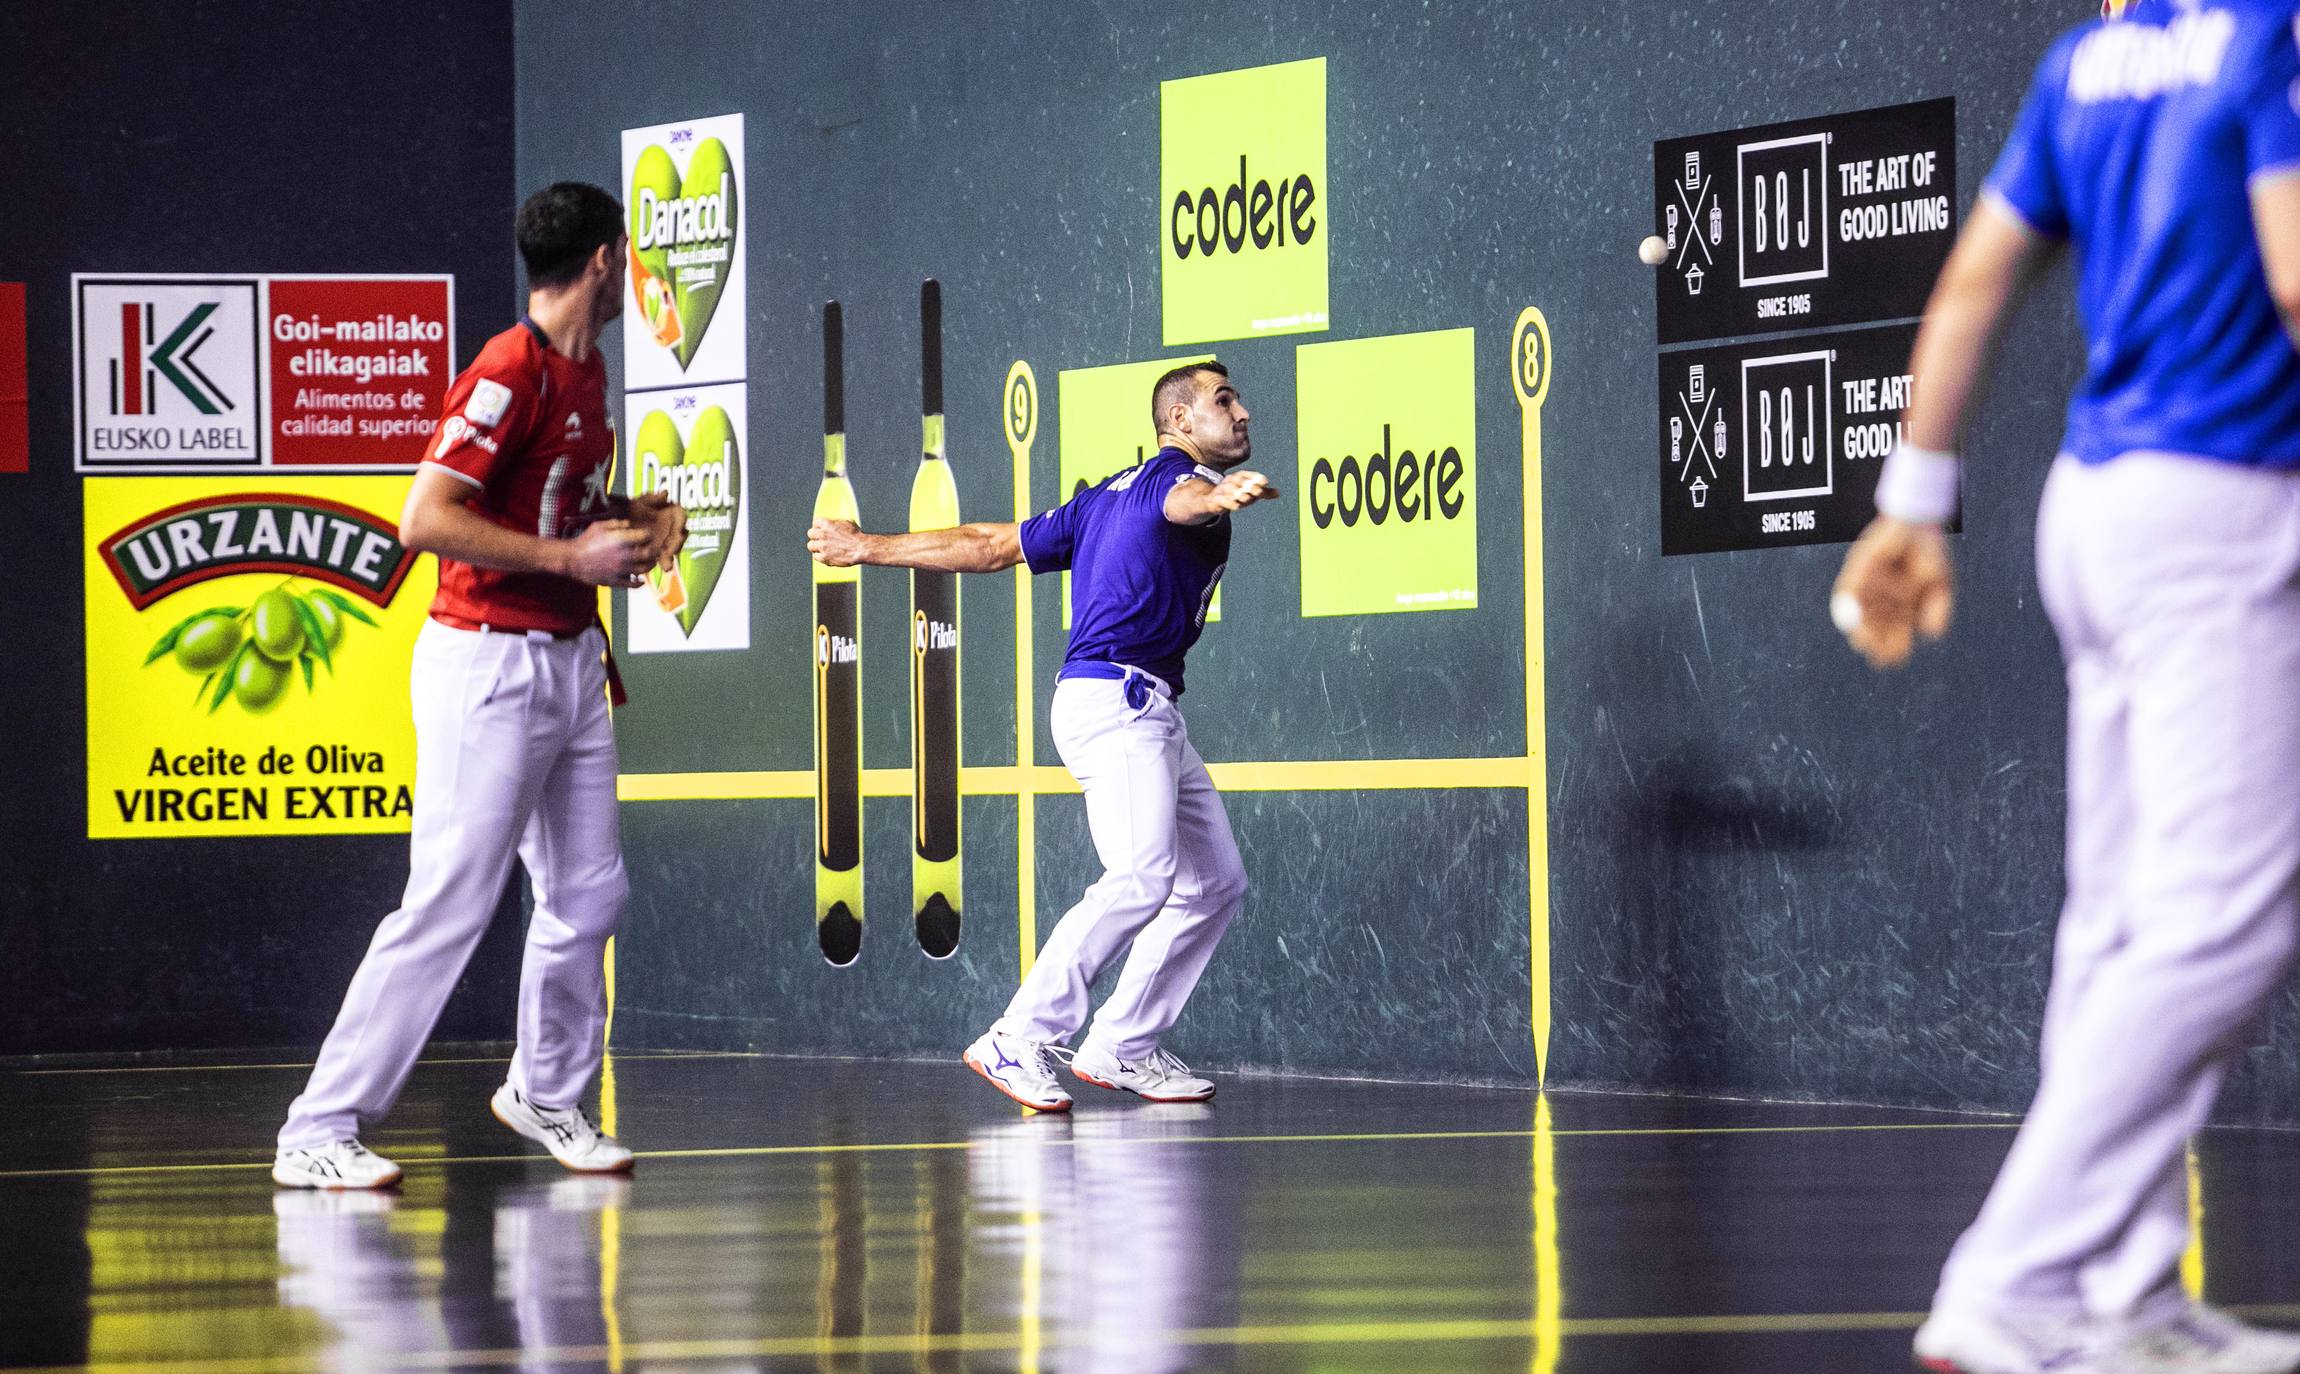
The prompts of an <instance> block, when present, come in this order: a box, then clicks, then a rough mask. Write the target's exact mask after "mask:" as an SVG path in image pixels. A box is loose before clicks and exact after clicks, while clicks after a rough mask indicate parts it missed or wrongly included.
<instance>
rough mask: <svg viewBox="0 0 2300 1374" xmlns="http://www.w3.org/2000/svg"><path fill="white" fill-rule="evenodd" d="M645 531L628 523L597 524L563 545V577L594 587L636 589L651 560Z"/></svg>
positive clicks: (584, 528) (611, 521) (624, 521)
mask: <svg viewBox="0 0 2300 1374" xmlns="http://www.w3.org/2000/svg"><path fill="white" fill-rule="evenodd" d="M647 546H648V534H647V531H645V530H643V529H641V528H639V527H638V526H637V525H634V524H632V523H631V522H630V521H628V520H597V521H593V522H592V523H591V524H588V525H585V526H584V527H583V532H582V533H581V534H578V535H576V536H575V537H574V538H573V539H571V540H568V541H567V551H566V554H565V558H566V563H567V567H566V573H567V576H569V577H572V578H574V579H575V580H576V581H578V582H588V583H590V584H591V585H593V586H595V587H636V586H638V585H639V584H640V583H641V582H643V581H644V580H645V577H644V574H645V572H646V570H647V565H648V564H649V563H652V562H654V561H655V560H654V558H653V557H652V556H651V555H650V554H649V553H648V551H647Z"/></svg>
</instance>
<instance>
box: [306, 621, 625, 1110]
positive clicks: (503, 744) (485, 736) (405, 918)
mask: <svg viewBox="0 0 2300 1374" xmlns="http://www.w3.org/2000/svg"><path fill="white" fill-rule="evenodd" d="M600 649H601V639H600V632H599V631H597V630H595V629H594V630H587V631H585V632H584V633H583V634H581V635H580V636H577V637H576V638H574V639H553V638H552V637H551V636H549V635H545V634H518V633H505V632H494V633H480V632H477V631H472V630H457V629H451V628H449V627H448V626H445V625H442V624H440V623H438V622H437V621H426V622H425V624H424V627H423V631H422V633H421V634H420V635H419V636H417V638H416V643H415V659H414V667H413V672H412V673H411V675H410V696H411V697H412V699H413V702H414V708H415V816H414V827H413V829H414V833H413V835H412V836H411V837H410V844H409V846H408V849H409V858H408V874H407V893H406V896H405V897H404V898H403V899H402V902H401V905H400V908H399V910H397V911H394V912H393V913H391V915H389V916H387V917H385V918H384V920H383V924H382V926H380V927H379V928H378V929H377V930H376V932H375V940H374V942H373V943H372V944H370V945H369V947H368V951H367V957H366V958H365V959H364V960H363V961H362V962H361V964H360V966H359V972H358V973H356V974H354V975H352V980H351V990H350V991H349V992H347V993H345V994H344V1000H343V1010H342V1012H340V1013H339V1014H338V1015H337V1017H336V1022H335V1028H334V1029H333V1030H331V1031H329V1032H328V1037H327V1043H326V1044H325V1045H324V1046H323V1047H322V1048H321V1050H320V1055H319V1063H318V1064H317V1065H316V1066H315V1067H314V1068H313V1069H312V1075H311V1082H310V1083H309V1084H308V1085H307V1086H306V1087H305V1088H304V1091H303V1095H302V1096H301V1097H298V1098H297V1099H296V1100H295V1103H294V1105H293V1106H291V1107H290V1108H289V1109H288V1121H287V1124H286V1125H285V1126H283V1127H282V1128H281V1129H280V1135H279V1143H280V1145H281V1147H282V1148H283V1149H297V1148H306V1147H311V1146H316V1145H324V1144H326V1143H328V1142H330V1141H333V1140H341V1139H344V1138H347V1137H352V1136H357V1135H360V1134H361V1133H362V1132H363V1131H364V1130H365V1129H366V1128H367V1127H369V1126H372V1125H373V1124H374V1123H375V1122H376V1121H377V1120H378V1119H380V1118H381V1117H382V1116H383V1115H384V1113H385V1112H387V1111H389V1110H390V1109H391V1104H392V1102H393V1101H394V1100H395V1099H396V1098H397V1097H398V1096H399V1090H400V1088H401V1087H402V1086H403V1085H404V1084H405V1083H406V1082H407V1075H408V1071H409V1070H410V1069H412V1068H413V1067H414V1065H415V1060H416V1056H417V1055H419V1054H421V1053H422V1051H423V1045H424V1042H425V1041H426V1040H428V1039H429V1038H430V1037H431V1031H432V1027H433V1026H435V1025H436V1024H438V1021H439V1013H440V1011H441V1009H442V1008H443V1007H445V1006H446V1004H447V997H448V994H449V993H450V992H452V991H454V989H455V983H456V980H457V979H458V978H460V977H461V976H462V974H463V968H464V965H465V964H466V963H468V962H469V961H470V958H471V952H472V950H473V949H474V948H475V947H476V946H477V945H478V944H479V938H480V936H481V935H483V934H484V933H485V932H486V930H487V924H488V922H489V920H491V919H492V918H493V917H494V915H495V908H496V903H497V902H498V901H499V900H500V899H501V897H502V895H503V886H504V883H505V881H506V880H507V879H508V878H509V877H510V873H511V858H512V855H513V854H514V853H516V854H517V855H518V856H519V859H520V861H521V862H522V863H523V864H525V865H526V868H527V876H528V880H529V882H530V883H531V885H532V886H533V888H534V894H535V910H534V915H533V917H532V919H531V920H530V922H529V924H528V927H527V950H526V956H525V961H524V964H523V966H522V968H521V970H520V977H519V1021H518V1036H519V1047H518V1050H517V1052H516V1053H515V1054H514V1055H513V1057H512V1060H511V1075H510V1081H511V1085H512V1086H513V1087H515V1088H517V1089H518V1090H519V1091H520V1092H522V1093H524V1094H525V1095H526V1096H527V1097H528V1098H529V1099H530V1100H531V1101H534V1102H536V1103H538V1104H540V1105H543V1106H547V1107H570V1106H573V1105H575V1103H577V1102H578V1101H580V1100H581V1098H582V1096H583V1093H584V1092H585V1090H586V1089H587V1088H588V1087H589V1086H590V1082H591V1077H592V1075H593V1074H594V1073H596V1072H597V1071H598V1067H599V1059H600V1055H601V1053H602V1052H603V1050H604V1046H603V1044H602V1042H601V1036H602V1034H603V1032H604V1030H605V1027H606V1020H607V989H606V959H605V951H606V946H607V940H608V937H609V936H611V935H613V934H614V933H615V928H616V926H617V925H618V924H619V923H620V922H621V921H622V918H623V909H624V907H625V905H626V902H627V899H628V897H629V894H630V885H629V883H628V881H627V880H626V879H625V877H624V874H623V847H622V837H621V832H620V829H619V825H618V818H617V813H616V806H615V772H616V759H615V734H614V729H613V726H612V723H611V721H610V719H609V717H608V713H607V696H606V670H605V668H604V667H603V665H602V664H601V663H600V658H599V656H600Z"/></svg>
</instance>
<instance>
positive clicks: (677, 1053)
mask: <svg viewBox="0 0 2300 1374" xmlns="http://www.w3.org/2000/svg"><path fill="white" fill-rule="evenodd" d="M614 1057H615V1058H616V1059H619V1060H631V1059H755V1058H758V1057H759V1056H757V1055H754V1054H750V1053H748V1052H746V1051H743V1050H617V1051H616V1052H615V1055H614ZM415 1062H416V1064H417V1065H418V1066H420V1067H423V1068H430V1067H432V1066H434V1065H439V1064H508V1063H510V1062H511V1057H510V1056H509V1055H495V1056H492V1057H482V1058H477V1059H418V1060H416V1061H415ZM311 1066H312V1061H311V1060H309V1059H306V1060H303V1061H301V1062H300V1063H281V1064H112V1065H106V1066H105V1067H103V1068H90V1069H4V1070H0V1073H13V1074H17V1075H19V1076H21V1077H25V1078H42V1077H50V1078H52V1077H56V1076H59V1075H63V1074H99V1073H102V1074H112V1073H245V1072H247V1071H249V1070H250V1069H308V1068H310V1067H311Z"/></svg>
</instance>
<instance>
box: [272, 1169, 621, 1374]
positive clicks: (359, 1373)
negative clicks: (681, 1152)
mask: <svg viewBox="0 0 2300 1374" xmlns="http://www.w3.org/2000/svg"><path fill="white" fill-rule="evenodd" d="M630 1191H631V1183H630V1181H629V1180H627V1179H621V1178H565V1179H560V1180H557V1181H555V1182H551V1183H547V1184H540V1183H539V1184H519V1185H515V1186H511V1187H508V1188H505V1189H503V1190H502V1191H500V1192H497V1193H494V1194H493V1195H492V1199H491V1205H489V1204H490V1199H487V1198H479V1199H467V1200H465V1201H466V1202H467V1203H476V1204H478V1205H481V1206H487V1208H488V1210H487V1212H486V1213H485V1215H487V1216H488V1217H489V1219H490V1221H491V1228H490V1230H489V1232H488V1235H487V1246H486V1253H485V1254H484V1255H477V1254H474V1253H472V1252H471V1251H470V1250H469V1249H467V1248H465V1247H464V1246H463V1245H459V1244H455V1243H454V1242H452V1241H451V1239H450V1236H451V1228H449V1227H447V1226H444V1225H442V1226H437V1227H434V1226H432V1225H430V1224H427V1222H428V1221H431V1220H438V1221H442V1222H444V1221H445V1220H446V1214H445V1213H444V1212H436V1213H433V1215H432V1217H430V1218H426V1217H424V1216H423V1215H422V1213H423V1211H424V1209H422V1208H419V1207H403V1203H402V1199H401V1198H400V1196H399V1195H398V1194H396V1193H388V1192H386V1193H328V1192H300V1191H283V1192H280V1193H277V1194H274V1195H273V1198H272V1212H273V1215H274V1217H275V1218H276V1220H277V1223H278V1252H279V1268H280V1277H279V1299H280V1304H281V1306H282V1308H283V1309H286V1310H287V1311H290V1312H296V1311H301V1312H308V1313H310V1314H311V1315H312V1316H314V1317H316V1318H318V1319H319V1320H320V1321H321V1322H322V1323H324V1324H325V1327H326V1330H327V1331H328V1332H329V1335H330V1339H329V1340H328V1342H327V1344H326V1346H325V1347H324V1349H323V1350H322V1351H321V1352H320V1356H319V1359H318V1364H319V1366H320V1367H322V1368H325V1369H328V1370H335V1371H343V1372H344V1374H365V1371H370V1370H384V1369H398V1368H404V1367H405V1365H406V1363H407V1360H406V1357H407V1356H408V1355H411V1354H423V1353H433V1352H444V1351H453V1350H471V1349H475V1348H476V1349H489V1348H495V1347H499V1346H502V1345H504V1344H505V1343H506V1341H505V1338H508V1339H509V1343H510V1344H512V1345H515V1346H516V1347H517V1348H518V1349H520V1350H522V1351H528V1352H534V1358H532V1359H523V1360H521V1361H520V1367H521V1368H523V1369H533V1370H539V1371H550V1372H551V1374H562V1372H564V1374H574V1371H583V1370H597V1369H605V1368H611V1367H615V1366H616V1364H617V1361H616V1359H615V1348H616V1345H617V1343H618V1342H617V1341H616V1339H615V1337H614V1334H613V1332H612V1330H611V1327H612V1326H613V1325H614V1323H613V1322H612V1321H611V1311H612V1309H611V1305H610V1303H609V1301H608V1294H609V1293H610V1291H611V1290H610V1289H609V1287H608V1285H607V1282H606V1279H607V1276H608V1275H609V1274H610V1273H611V1272H612V1270H613V1268H614V1263H613V1256H612V1254H611V1248H612V1247H611V1245H610V1244H609V1236H610V1233H611V1230H612V1222H613V1220H614V1219H615V1218H617V1217H619V1215H620V1212H621V1209H622V1207H623V1206H624V1204H625V1203H626V1202H627V1201H628V1199H629V1196H630ZM480 1259H484V1260H486V1261H487V1262H488V1264H489V1267H490V1268H491V1269H492V1271H493V1272H492V1275H491V1276H490V1281H489V1282H488V1283H487V1284H486V1286H485V1287H484V1289H482V1290H480V1291H483V1292H484V1293H486V1294H487V1295H488V1299H489V1300H488V1301H487V1302H485V1303H473V1302H472V1301H470V1295H471V1291H472V1287H473V1286H465V1285H463V1284H459V1283H457V1282H456V1279H457V1277H458V1271H461V1273H462V1274H469V1271H470V1270H471V1269H473V1268H474V1267H475V1265H474V1263H473V1262H474V1261H475V1260H480Z"/></svg>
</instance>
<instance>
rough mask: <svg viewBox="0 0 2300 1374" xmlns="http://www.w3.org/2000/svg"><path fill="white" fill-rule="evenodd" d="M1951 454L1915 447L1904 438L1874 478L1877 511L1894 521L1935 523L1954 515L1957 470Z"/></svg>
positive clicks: (1953, 455) (1955, 508)
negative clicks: (1881, 470)
mask: <svg viewBox="0 0 2300 1374" xmlns="http://www.w3.org/2000/svg"><path fill="white" fill-rule="evenodd" d="M1962 466H1963V465H1962V464H1960V463H1959V462H1958V461H1957V456H1956V455H1955V454H1953V453H1942V452H1939V451H1937V450H1935V449H1929V448H1918V447H1917V446H1916V445H1915V444H1912V443H1910V442H1909V441H1908V440H1906V439H1903V440H1902V441H1901V442H1900V443H1898V444H1896V445H1894V446H1893V453H1892V456H1891V457H1889V458H1887V459H1886V460H1885V470H1884V471H1883V472H1882V473H1880V474H1878V476H1877V510H1878V511H1879V512H1880V513H1881V514H1884V515H1889V516H1891V517H1892V518H1894V519H1895V520H1907V521H1909V522H1911V523H1913V524H1937V523H1939V522H1940V521H1943V520H1946V519H1948V518H1949V517H1950V516H1952V515H1955V514H1956V513H1957V489H1958V486H1959V481H1958V471H1959V469H1960V468H1961V467H1962Z"/></svg>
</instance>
